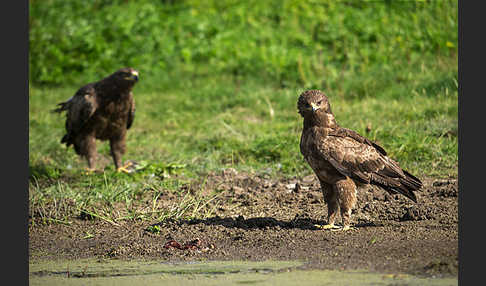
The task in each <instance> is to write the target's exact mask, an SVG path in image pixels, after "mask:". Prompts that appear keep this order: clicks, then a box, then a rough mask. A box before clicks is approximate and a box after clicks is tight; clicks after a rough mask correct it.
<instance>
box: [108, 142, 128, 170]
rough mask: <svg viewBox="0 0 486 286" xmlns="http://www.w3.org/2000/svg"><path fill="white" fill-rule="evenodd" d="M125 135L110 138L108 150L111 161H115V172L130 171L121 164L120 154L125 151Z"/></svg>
mask: <svg viewBox="0 0 486 286" xmlns="http://www.w3.org/2000/svg"><path fill="white" fill-rule="evenodd" d="M125 150H126V145H125V136H120V137H115V138H112V139H110V152H111V157H112V158H113V163H115V168H116V171H117V172H125V173H130V171H129V170H127V169H126V168H127V167H128V165H127V166H122V163H121V161H122V155H123V154H124V153H125Z"/></svg>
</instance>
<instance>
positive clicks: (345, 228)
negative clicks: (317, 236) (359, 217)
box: [331, 225, 357, 231]
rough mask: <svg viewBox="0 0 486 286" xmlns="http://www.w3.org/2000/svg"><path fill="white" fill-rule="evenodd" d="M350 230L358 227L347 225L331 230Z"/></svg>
mask: <svg viewBox="0 0 486 286" xmlns="http://www.w3.org/2000/svg"><path fill="white" fill-rule="evenodd" d="M348 230H357V228H355V227H351V226H349V225H347V226H344V227H341V228H339V229H331V231H348Z"/></svg>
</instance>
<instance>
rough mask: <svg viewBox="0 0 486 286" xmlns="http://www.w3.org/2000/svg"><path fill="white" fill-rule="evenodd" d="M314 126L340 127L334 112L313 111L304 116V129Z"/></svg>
mask: <svg viewBox="0 0 486 286" xmlns="http://www.w3.org/2000/svg"><path fill="white" fill-rule="evenodd" d="M312 127H323V128H333V129H334V128H336V127H338V125H337V122H336V119H334V115H333V114H332V113H326V112H322V113H320V114H317V113H313V114H312V115H311V116H305V117H304V129H308V128H312Z"/></svg>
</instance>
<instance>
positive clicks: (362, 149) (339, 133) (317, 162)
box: [297, 90, 422, 230]
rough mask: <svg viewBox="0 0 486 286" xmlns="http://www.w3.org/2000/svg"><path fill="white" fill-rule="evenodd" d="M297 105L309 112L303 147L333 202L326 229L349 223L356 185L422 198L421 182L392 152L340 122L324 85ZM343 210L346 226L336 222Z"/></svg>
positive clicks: (327, 198)
mask: <svg viewBox="0 0 486 286" xmlns="http://www.w3.org/2000/svg"><path fill="white" fill-rule="evenodd" d="M297 108H298V111H299V113H300V115H301V116H302V117H303V118H304V127H303V130H302V136H301V139H300V152H301V153H302V155H303V156H304V158H305V160H306V161H307V162H308V163H309V165H310V167H311V168H312V170H313V171H314V173H315V174H316V176H317V178H318V179H319V182H320V185H321V190H322V192H323V195H324V201H325V202H326V203H327V206H328V222H327V224H326V225H324V226H322V228H324V229H336V230H338V229H340V230H348V229H350V228H351V227H350V222H351V210H352V208H353V207H354V206H355V204H356V201H357V199H356V192H357V186H363V185H367V184H371V185H375V186H378V187H381V188H382V189H384V190H385V191H387V192H388V193H390V194H397V193H398V194H402V195H404V196H406V197H407V198H409V199H410V200H412V201H414V202H417V198H416V196H415V194H414V192H415V191H417V190H419V189H420V188H421V187H422V182H421V181H420V180H419V179H418V178H417V177H415V176H413V175H412V174H410V173H409V172H407V171H405V170H403V169H402V168H400V166H399V165H398V163H397V162H396V161H394V160H393V159H391V158H390V157H388V156H387V154H386V152H385V150H384V149H383V148H382V147H380V146H379V145H377V144H376V143H374V142H372V141H370V140H369V139H367V138H365V137H363V136H361V135H359V134H358V133H356V132H355V131H353V130H349V129H346V128H342V127H340V126H339V125H338V124H337V122H336V120H335V118H334V115H333V113H332V111H331V106H330V104H329V101H328V99H327V97H326V96H325V95H324V93H322V92H321V91H319V90H308V91H305V92H303V93H302V94H301V95H300V96H299V99H298V102H297ZM338 211H340V213H341V219H342V223H343V227H342V228H341V227H339V226H336V225H335V224H334V223H335V221H336V215H337V213H338Z"/></svg>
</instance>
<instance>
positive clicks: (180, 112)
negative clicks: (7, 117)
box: [29, 0, 458, 224]
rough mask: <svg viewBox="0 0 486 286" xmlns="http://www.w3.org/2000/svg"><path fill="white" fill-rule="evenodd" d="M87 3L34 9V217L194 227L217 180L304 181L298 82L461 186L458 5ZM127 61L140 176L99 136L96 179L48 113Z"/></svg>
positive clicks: (394, 150) (353, 123)
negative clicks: (226, 175) (136, 77)
mask: <svg viewBox="0 0 486 286" xmlns="http://www.w3.org/2000/svg"><path fill="white" fill-rule="evenodd" d="M91 2H92V3H91V4H93V5H94V6H96V7H97V9H93V7H94V6H92V5H91V6H90V5H78V4H76V1H59V0H52V1H33V2H32V1H31V2H29V3H30V11H31V13H30V14H29V15H30V16H29V17H30V19H29V20H30V21H29V24H30V33H29V38H30V46H29V47H30V50H29V55H30V56H29V61H30V65H29V71H30V86H29V167H30V180H29V183H30V185H29V203H30V215H31V217H32V218H33V219H34V220H33V221H34V222H36V223H37V222H46V223H49V222H55V223H67V224H69V222H70V220H72V218H73V217H81V218H83V219H103V220H105V221H107V222H110V223H113V224H117V222H119V221H120V220H127V219H147V220H163V219H167V218H176V219H177V218H191V217H198V218H200V217H204V216H210V215H211V214H212V210H213V209H214V207H215V204H214V202H215V201H217V196H218V195H219V193H218V190H213V189H208V188H207V187H206V186H205V184H204V181H205V178H206V176H207V175H208V174H209V173H210V172H212V171H220V170H221V169H224V168H235V169H237V170H240V171H246V172H250V173H262V172H265V173H268V174H270V175H271V176H274V177H292V176H297V177H302V176H305V175H308V174H311V170H310V168H309V167H308V166H307V164H306V163H305V161H304V160H303V158H302V156H301V155H300V152H299V140H300V133H301V128H302V120H301V118H300V117H299V115H298V113H297V107H296V101H297V97H298V95H299V94H300V93H301V92H302V91H304V90H305V89H309V88H318V89H322V90H323V91H325V92H326V93H327V94H328V96H329V98H330V101H331V105H332V108H333V111H334V114H335V116H336V119H337V121H338V123H339V124H340V125H341V126H343V127H347V128H350V129H354V130H356V131H357V132H359V133H361V134H362V135H365V136H367V137H369V138H370V139H372V140H375V141H377V142H379V144H381V146H383V147H384V148H385V149H386V150H387V151H388V153H389V155H390V156H391V157H392V158H394V159H396V160H397V161H399V162H400V165H401V166H402V167H404V168H405V169H407V170H409V171H410V172H412V173H413V174H416V175H418V176H419V177H449V176H453V177H456V176H457V164H458V158H457V154H458V150H457V148H458V141H457V133H458V131H457V129H458V123H457V115H458V104H457V100H458V92H457V89H458V68H457V65H458V59H457V37H458V36H457V2H456V1H418V2H411V1H408V2H405V1H403V2H394V1H383V2H379V1H374V2H370V3H365V2H356V3H354V2H353V3H351V2H349V1H348V2H342V3H341V2H340V3H338V4H336V2H334V1H309V2H306V1H300V2H292V1H248V2H244V1H242V2H238V4H237V3H236V2H234V1H229V0H228V1H202V2H201V1H161V2H160V3H159V2H157V3H159V4H155V3H156V2H153V1H111V4H108V2H107V1H96V0H93V1H91ZM137 3H138V4H137ZM160 5H162V6H160ZM87 15H89V17H87ZM132 35H138V36H133V37H132ZM140 35H142V36H140ZM122 65H132V66H134V67H136V68H138V69H139V70H140V71H141V80H140V82H139V83H138V85H137V86H136V87H135V89H134V93H135V97H136V103H137V114H136V118H135V122H134V125H133V126H132V128H131V129H130V130H129V132H128V139H127V153H126V154H125V156H124V158H123V159H124V160H128V159H131V160H135V161H138V162H140V163H142V165H143V166H144V167H145V168H144V169H143V170H141V171H140V172H138V173H136V174H133V175H125V174H117V173H115V172H114V170H113V163H112V161H111V158H110V156H109V146H108V144H107V143H106V142H104V143H101V142H100V143H98V151H99V153H100V158H99V159H100V160H99V164H100V166H106V168H105V173H101V174H93V175H90V176H86V175H83V169H84V168H85V167H86V163H85V162H84V161H83V160H81V159H79V158H78V157H77V155H76V154H75V152H74V150H73V149H72V148H69V149H67V148H66V147H65V146H64V145H61V144H60V142H59V141H60V139H61V138H62V136H63V134H64V117H63V116H60V115H58V114H53V113H50V112H49V111H50V110H52V109H53V108H54V107H55V105H56V104H57V103H58V102H61V101H63V100H66V99H67V98H69V97H71V96H72V95H73V94H74V92H75V91H76V90H77V88H79V87H80V86H81V85H82V84H84V83H87V82H90V81H94V80H98V79H99V78H100V77H101V76H105V75H106V74H107V73H110V72H112V71H113V70H115V69H117V68H119V67H120V66H122ZM367 127H370V131H369V132H367V131H366V130H367ZM194 182H197V183H196V187H195V189H191V188H188V186H189V185H190V184H194ZM168 196H173V197H175V200H173V201H170V202H169V200H167V197H168Z"/></svg>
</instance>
